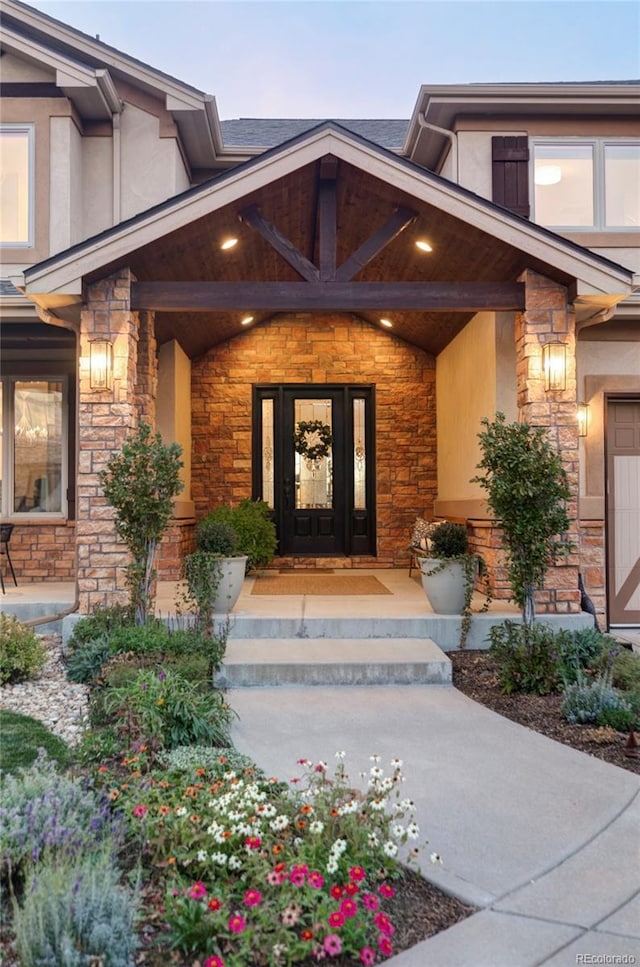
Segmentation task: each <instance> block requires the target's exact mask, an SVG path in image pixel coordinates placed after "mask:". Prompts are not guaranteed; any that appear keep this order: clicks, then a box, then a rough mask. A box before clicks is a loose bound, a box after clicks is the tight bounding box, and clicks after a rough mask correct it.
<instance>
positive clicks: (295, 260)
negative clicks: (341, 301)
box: [238, 205, 320, 282]
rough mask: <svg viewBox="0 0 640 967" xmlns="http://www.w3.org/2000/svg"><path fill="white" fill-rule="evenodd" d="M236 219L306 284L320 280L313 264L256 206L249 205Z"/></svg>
mask: <svg viewBox="0 0 640 967" xmlns="http://www.w3.org/2000/svg"><path fill="white" fill-rule="evenodd" d="M238 218H239V219H240V221H241V222H246V224H247V225H250V226H251V228H254V229H255V230H256V232H258V233H259V234H260V235H262V237H263V238H264V240H265V241H266V242H268V243H269V245H270V246H271V247H272V248H274V249H275V250H276V252H278V253H279V254H280V255H281V256H282V258H283V259H284V260H285V261H286V262H288V263H289V265H290V266H291V268H292V269H295V271H296V272H297V273H298V275H299V276H301V277H302V278H303V279H305V281H307V282H318V281H319V279H320V273H319V271H318V269H317V268H316V266H315V265H314V264H313V262H310V261H309V259H308V258H307V257H306V256H305V255H303V254H302V252H301V251H300V250H299V249H297V248H296V247H295V245H294V244H293V242H290V241H289V239H288V238H286V236H285V235H283V234H282V232H281V231H280V230H279V229H277V228H276V226H275V225H272V224H271V222H269V221H267V219H266V218H264V216H263V215H261V213H260V211H259V210H258V207H257V205H250V206H249V208H245V209H244V210H243V211H241V212H240V214H239V215H238Z"/></svg>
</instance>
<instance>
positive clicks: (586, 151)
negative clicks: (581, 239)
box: [533, 138, 640, 231]
mask: <svg viewBox="0 0 640 967" xmlns="http://www.w3.org/2000/svg"><path fill="white" fill-rule="evenodd" d="M533 200H534V203H533V220H534V221H536V222H537V223H538V224H539V225H545V226H547V228H563V229H577V230H592V231H603V230H611V229H613V230H615V231H633V230H636V229H639V228H640V141H637V140H630V139H624V138H619V139H617V138H616V139H614V138H590V139H583V138H580V139H578V138H576V139H567V140H563V141H558V140H555V139H553V140H552V139H540V140H536V141H534V142H533Z"/></svg>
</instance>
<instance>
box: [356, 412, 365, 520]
mask: <svg viewBox="0 0 640 967" xmlns="http://www.w3.org/2000/svg"><path fill="white" fill-rule="evenodd" d="M364 405H365V401H364V400H354V401H353V506H354V508H355V510H366V509H367V451H366V449H365V440H366V435H365V423H364Z"/></svg>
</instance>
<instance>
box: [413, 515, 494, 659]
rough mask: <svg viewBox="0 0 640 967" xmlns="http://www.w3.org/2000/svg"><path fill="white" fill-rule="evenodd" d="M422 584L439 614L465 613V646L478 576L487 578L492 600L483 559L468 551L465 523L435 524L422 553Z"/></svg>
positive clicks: (463, 619) (461, 637)
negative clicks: (425, 548)
mask: <svg viewBox="0 0 640 967" xmlns="http://www.w3.org/2000/svg"><path fill="white" fill-rule="evenodd" d="M420 570H421V572H422V586H423V588H424V591H425V594H426V595H427V598H428V599H429V603H430V604H431V607H432V608H433V610H434V611H435V612H437V613H438V614H459V615H462V628H461V635H460V647H461V648H463V647H464V644H465V642H466V639H467V635H468V634H469V627H470V625H471V598H472V595H473V590H474V588H475V584H476V581H477V579H478V575H480V576H482V577H483V578H484V583H485V593H486V596H487V600H486V602H485V604H484V606H483V608H482V610H483V611H486V610H487V608H488V607H489V604H490V601H491V590H490V586H489V582H488V577H487V572H486V568H485V563H484V560H483V559H482V558H481V557H480V555H479V554H472V553H471V552H470V551H469V539H468V537H467V529H466V527H465V526H464V524H458V523H455V522H454V521H442V523H440V524H435V525H434V526H433V527H432V528H431V530H430V533H429V536H428V539H427V550H426V551H424V552H422V553H421V555H420Z"/></svg>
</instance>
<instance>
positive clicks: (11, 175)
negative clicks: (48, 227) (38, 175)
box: [0, 124, 34, 248]
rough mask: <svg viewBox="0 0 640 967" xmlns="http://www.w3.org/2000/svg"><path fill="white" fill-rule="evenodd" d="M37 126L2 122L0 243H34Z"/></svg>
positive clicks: (17, 245)
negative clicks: (34, 168)
mask: <svg viewBox="0 0 640 967" xmlns="http://www.w3.org/2000/svg"><path fill="white" fill-rule="evenodd" d="M33 144H34V126H33V125H32V124H0V245H4V246H6V247H7V248H22V247H25V248H26V247H28V246H32V245H33V224H34V219H33V197H34V174H33V156H34V148H33Z"/></svg>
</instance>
